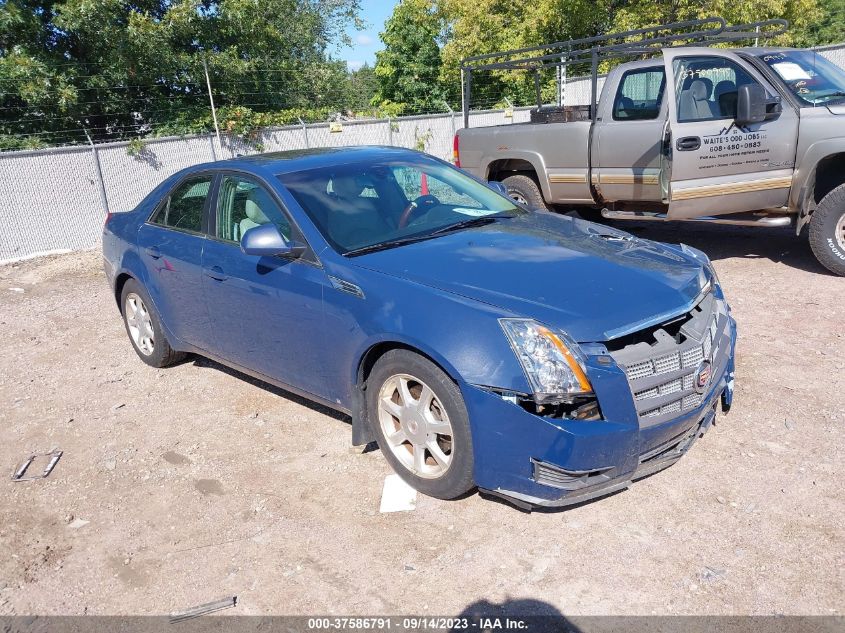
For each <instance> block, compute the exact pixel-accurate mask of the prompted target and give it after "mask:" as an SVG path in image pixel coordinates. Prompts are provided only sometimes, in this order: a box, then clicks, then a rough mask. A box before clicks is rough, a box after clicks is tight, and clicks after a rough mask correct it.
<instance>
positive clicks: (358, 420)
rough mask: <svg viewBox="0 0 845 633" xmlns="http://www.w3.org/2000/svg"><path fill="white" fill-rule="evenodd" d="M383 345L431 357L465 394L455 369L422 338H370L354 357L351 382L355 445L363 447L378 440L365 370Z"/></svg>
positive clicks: (390, 335)
mask: <svg viewBox="0 0 845 633" xmlns="http://www.w3.org/2000/svg"><path fill="white" fill-rule="evenodd" d="M379 345H390V346H391V347H404V348H410V349H413V350H416V351H418V352H420V353H421V354H422V355H423V356H427V357H428V358H429V359H430V360H432V361H433V362H434V363H435V364H436V365H438V366H439V367H440V368H441V369H442V370H443V371H444V372H446V374H447V375H448V376H449V377H450V378H451V379H452V380H454V381H455V383H456V384H457V385H458V389H460V390H461V392H463V391H464V381H463V380H462V379H461V375H460V374H459V373H458V371H457V370H456V369H455V367H454V366H453V365H452V364H451V363H450V362H449V361H448V360H446V358H444V357H443V355H442V354H439V353H438V352H437V351H435V350H434V349H433V348H431V347H430V346H428V345H426V344H425V343H423V342H422V341H420V340H419V339H416V338H413V337H409V336H405V335H403V334H399V333H396V332H393V333H389V334H381V335H378V336H371V337H369V338H368V339H366V340H365V341H364V342H363V344H362V345H360V346H359V348H358V349H356V350H355V354H354V358H356V359H357V362H355V363H354V364H353V365H352V366H351V367H350V371H349V381H350V383H349V384H351V385H353V386H354V387H353V392H352V406H351V410H352V412H351V416H352V445H353V446H363V445H366V444H369V443H370V442H373V441H375V436H374V435H373V431H372V429H371V428H370V425H369V423H368V417H369V411H367V397H366V388H367V385H366V382H365V381H364V376H363V368H364V359H365V358H366V357H367V355H368V354H369V353H370V351H371V350H372V349H374V348H375V347H377V346H379Z"/></svg>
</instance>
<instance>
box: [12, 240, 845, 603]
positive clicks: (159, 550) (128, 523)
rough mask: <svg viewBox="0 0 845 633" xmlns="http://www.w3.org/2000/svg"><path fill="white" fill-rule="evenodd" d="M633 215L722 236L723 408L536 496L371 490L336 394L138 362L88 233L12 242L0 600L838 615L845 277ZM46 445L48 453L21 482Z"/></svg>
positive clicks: (782, 251) (370, 472) (793, 249)
mask: <svg viewBox="0 0 845 633" xmlns="http://www.w3.org/2000/svg"><path fill="white" fill-rule="evenodd" d="M627 228H631V227H630V226H629V227H627ZM633 229H634V230H635V231H636V232H637V233H639V234H642V235H645V236H648V237H653V238H656V239H664V240H667V241H674V242H677V241H679V240H683V241H685V242H687V243H689V244H691V245H693V246H696V247H699V248H701V249H703V250H704V251H705V252H707V253H708V254H710V255H711V257H713V259H714V261H715V265H716V268H717V271H718V274H719V276H720V277H721V280H722V283H723V285H724V287H725V290H726V293H727V294H728V297H729V299H730V301H731V303H732V306H733V310H734V314H735V316H736V319H737V321H738V323H739V328H740V343H739V349H738V359H737V362H738V364H737V393H736V398H735V401H734V407H733V410H732V411H731V413H730V414H729V415H728V416H726V417H723V416H720V417H719V419H718V420H717V426H716V427H715V428H713V429H711V430H710V431H709V432H708V433H707V435H706V436H705V437H704V438H703V439H701V440H699V441H698V442H697V443H696V445H695V446H694V447H693V448H692V450H691V451H690V453H689V454H688V455H687V456H686V457H685V458H684V459H682V460H681V461H680V462H679V463H678V464H676V465H675V466H673V467H672V468H670V469H668V470H666V471H664V472H661V473H659V474H657V475H655V476H653V477H650V478H648V479H646V480H644V481H641V482H639V483H637V484H635V485H634V486H633V487H632V488H631V489H629V490H627V491H625V492H622V493H620V494H617V495H614V496H611V497H608V498H605V499H602V500H599V501H596V502H593V503H589V504H586V505H583V506H580V507H576V508H574V509H570V510H565V511H557V512H548V513H540V512H535V513H533V514H526V513H523V512H520V511H518V510H516V509H514V508H512V507H510V506H508V505H504V504H501V503H496V502H493V501H488V500H484V499H482V498H480V497H479V496H478V495H477V494H476V495H471V496H469V497H468V498H465V499H462V500H459V501H453V502H445V501H438V500H435V499H431V498H425V497H420V499H419V502H418V504H417V508H416V510H414V511H412V512H405V513H395V514H380V513H379V511H378V509H379V499H380V495H381V489H382V484H383V480H384V477H385V475H387V474H388V473H389V469H388V467H387V465H386V463H385V462H384V460H383V458H382V456H381V454H380V453H379V452H378V451H372V452H368V453H365V454H360V453H355V452H353V451H351V450H350V427H349V424H348V421H347V420H346V419H344V418H343V417H342V416H340V415H337V414H334V413H332V412H329V411H327V410H325V409H322V408H320V407H317V406H313V405H310V404H308V403H307V402H305V401H303V400H301V399H299V398H296V397H294V396H291V395H289V394H287V393H285V392H283V391H280V390H278V389H275V388H271V387H268V386H267V385H264V384H261V383H258V382H256V381H253V380H251V379H248V378H246V377H244V376H242V375H239V374H237V373H235V372H232V371H229V370H227V369H225V368H223V367H221V366H220V365H217V364H215V363H212V362H209V361H205V360H203V359H199V358H194V359H191V360H188V361H187V362H184V363H183V364H181V365H179V366H177V367H174V368H171V369H166V370H155V369H151V368H149V367H147V366H146V365H144V364H142V363H141V362H140V361H139V360H138V359H137V358H136V356H135V354H134V353H133V351H132V349H131V347H130V344H129V341H128V340H127V338H126V334H125V332H124V330H123V326H122V323H121V321H120V318H119V315H118V312H117V309H116V306H115V303H114V300H113V298H112V297H111V296H110V294H109V291H108V289H107V286H106V282H105V279H104V277H103V274H102V272H101V269H100V260H99V253H96V252H91V253H82V254H73V255H63V256H55V257H49V258H42V259H37V260H31V261H27V262H23V263H20V264H18V265H8V266H5V267H0V332H1V333H2V336H0V429H2V432H3V439H2V443H1V444H0V469H2V470H3V471H4V472H5V474H3V473H2V472H0V474H2V481H1V482H0V614H6V615H8V614H33V613H38V614H84V613H87V614H166V613H168V612H171V611H174V610H178V609H183V608H187V607H190V606H193V605H197V604H201V603H205V602H209V601H212V600H215V599H218V598H223V597H225V596H233V595H236V596H238V605H237V607H235V608H234V609H230V610H229V611H227V612H226V613H231V614H235V613H237V614H259V613H260V614H315V613H320V614H371V615H372V614H378V613H392V614H403V613H415V614H438V615H456V614H458V613H460V612H462V611H464V610H465V609H467V608H468V607H470V606H471V605H477V604H478V603H479V602H481V603H483V602H484V601H486V602H489V603H493V604H499V605H505V609H518V608H519V607H518V605H520V604H522V605H525V604H531V605H533V606H532V607H531V608H532V609H534V610H536V611H539V612H541V613H553V612H555V611H557V612H559V613H562V614H564V615H583V614H603V613H613V614H643V615H647V614H655V613H657V614H679V613H684V614H748V613H750V614H773V613H777V614H780V613H784V614H823V615H830V614H841V613H842V612H843V608H844V607H845V605H843V595H845V572H843V570H845V548H843V543H845V527H843V517H845V486H843V484H844V483H845V468H844V467H843V466H844V465H843V439H845V437H843V436H844V435H845V433H843V427H845V279H841V278H836V277H833V276H832V275H829V274H827V273H826V272H825V271H824V270H823V269H822V268H821V267H820V266H819V265H817V264H816V263H815V260H814V259H813V257H812V255H811V254H810V252H809V247H808V246H807V243H806V241H803V240H802V241H797V240H795V239H794V238H793V237H791V235H790V233H789V232H787V231H775V230H771V231H765V230H752V229H747V230H744V229H742V230H741V229H725V228H720V227H707V228H698V227H694V226H687V227H683V228H682V229H680V228H678V229H676V228H663V227H655V226H653V225H652V226H648V227H646V226H634V227H633ZM52 448H60V449H61V450H63V451H64V456H63V457H62V459H61V461H60V462H59V463H58V465H57V467H56V469H55V471H54V472H53V474H52V475H51V476H50V477H49V478H47V479H43V480H39V481H32V482H26V483H23V482H18V483H13V482H11V481H10V478H9V477H10V475H11V473H12V471H13V470H14V468H15V466H16V465H17V463H18V462H19V461H20V460H21V459H23V458H24V457H25V456H26V455H28V454H29V453H31V452H44V451H47V450H50V449H52ZM85 522H87V523H85ZM525 600H531V601H536V602H532V603H526V602H520V601H525ZM513 605H517V606H513Z"/></svg>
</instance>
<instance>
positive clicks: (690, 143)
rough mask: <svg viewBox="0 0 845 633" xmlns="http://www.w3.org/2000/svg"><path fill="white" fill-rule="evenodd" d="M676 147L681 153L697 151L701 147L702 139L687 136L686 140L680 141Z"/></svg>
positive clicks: (680, 139) (681, 139)
mask: <svg viewBox="0 0 845 633" xmlns="http://www.w3.org/2000/svg"><path fill="white" fill-rule="evenodd" d="M675 147H677V148H678V151H680V152H689V151H692V150H696V149H698V148H699V147H701V139H700V138H698V137H697V136H685V137H684V138H679V139H678V142H677V143H676V144H675Z"/></svg>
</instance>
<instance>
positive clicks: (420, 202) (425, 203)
mask: <svg viewBox="0 0 845 633" xmlns="http://www.w3.org/2000/svg"><path fill="white" fill-rule="evenodd" d="M438 204H440V200H438V199H437V198H436V197H434V196H432V195H431V194H426V195H424V196H420V197H419V198H417V199H416V200H414V201H412V202H409V203H408V206H407V207H405V208H404V209H403V210H402V215H400V216H399V228H400V229H404V228H405V227H406V226H408V224H409V223H410V222H411V217H412V216H414V215H417V214H418V212H419V211H420V209H422V210H423V212H427V211H429V210H430V209H431V208H432V207H436V206H437V205H438Z"/></svg>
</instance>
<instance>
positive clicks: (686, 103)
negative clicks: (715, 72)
mask: <svg viewBox="0 0 845 633" xmlns="http://www.w3.org/2000/svg"><path fill="white" fill-rule="evenodd" d="M707 81H708V82H709V83H710V86H712V85H713V83H712V82H710V80H709V79H708V80H707ZM709 97H710V87H709V86H708V85H707V83H705V81H704V80H703V79H696V80H695V81H693V82H692V83H691V84H690V87H689V88H688V89H686V90H683V91H682V92H681V97H680V100H679V103H678V116H679V118H680V119H682V120H695V119H712V118H714V117H716V116H719V115H717V113H716V109H715V105H716V104H714V103H713V102H712V101H710V100H709Z"/></svg>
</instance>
